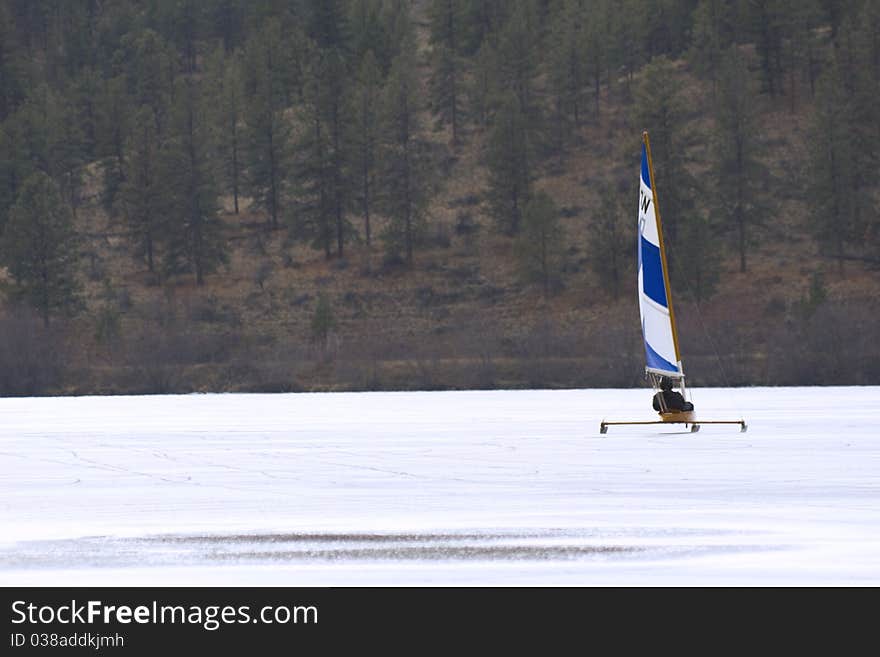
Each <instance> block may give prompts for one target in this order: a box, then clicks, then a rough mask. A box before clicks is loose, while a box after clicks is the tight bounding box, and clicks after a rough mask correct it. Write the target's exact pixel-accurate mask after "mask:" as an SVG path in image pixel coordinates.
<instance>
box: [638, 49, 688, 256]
mask: <svg viewBox="0 0 880 657" xmlns="http://www.w3.org/2000/svg"><path fill="white" fill-rule="evenodd" d="M635 109H636V116H635V122H636V125H637V126H639V127H640V128H642V129H643V130H647V131H648V133H649V134H650V137H651V153H652V159H653V162H654V172H655V174H656V175H657V179H658V183H657V184H658V188H659V189H660V198H661V199H662V200H661V208H662V211H663V225H664V228H665V230H666V231H667V232H668V233H669V236H670V238H671V239H672V240H673V241H674V240H675V239H676V237H677V235H678V227H679V225H680V224H681V223H682V222H683V221H686V217H688V216H692V215H693V213H691V212H690V210H691V208H692V206H693V199H694V195H695V194H694V188H695V185H696V182H695V181H694V179H693V177H692V176H691V174H690V173H689V172H688V170H687V167H686V162H687V150H688V146H689V145H690V141H691V139H692V137H693V135H692V133H691V132H690V130H689V126H688V125H687V122H686V120H685V117H684V101H683V98H682V84H681V81H680V79H679V77H678V76H677V74H676V71H675V67H674V65H673V64H672V63H671V62H670V61H669V60H668V59H666V58H665V57H657V58H655V59H654V60H653V61H652V62H651V63H650V64H648V65H647V66H646V67H645V69H644V73H643V77H642V80H641V83H640V85H639V87H638V89H637V90H636V103H635Z"/></svg>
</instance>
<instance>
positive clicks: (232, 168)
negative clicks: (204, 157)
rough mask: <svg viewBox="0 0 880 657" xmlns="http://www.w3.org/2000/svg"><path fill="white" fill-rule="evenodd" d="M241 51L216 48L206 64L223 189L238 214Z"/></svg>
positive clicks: (240, 148) (242, 112) (239, 188)
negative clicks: (229, 196)
mask: <svg viewBox="0 0 880 657" xmlns="http://www.w3.org/2000/svg"><path fill="white" fill-rule="evenodd" d="M239 55H240V53H239V52H238V51H236V52H235V53H232V54H230V55H227V54H226V51H225V50H224V49H223V48H219V49H218V50H216V51H215V52H214V53H213V54H212V56H211V58H210V60H209V61H208V64H207V66H206V68H207V76H208V79H209V81H210V82H209V84H210V97H211V101H210V107H211V109H212V110H213V111H212V114H213V116H212V119H211V120H212V123H213V124H214V126H215V131H216V135H217V149H218V150H217V152H218V158H219V162H220V171H222V174H223V178H222V179H223V191H224V192H229V191H231V192H232V205H233V208H234V210H235V214H238V211H239V207H238V205H239V204H238V199H239V195H240V193H241V181H242V166H243V165H242V148H243V144H242V141H243V135H242V122H243V120H244V104H245V102H244V88H243V85H244V81H243V79H242V62H241V57H240V56H239Z"/></svg>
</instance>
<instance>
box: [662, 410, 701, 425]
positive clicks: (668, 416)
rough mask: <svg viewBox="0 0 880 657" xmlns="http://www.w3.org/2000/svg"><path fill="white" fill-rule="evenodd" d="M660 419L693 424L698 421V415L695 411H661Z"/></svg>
mask: <svg viewBox="0 0 880 657" xmlns="http://www.w3.org/2000/svg"><path fill="white" fill-rule="evenodd" d="M660 420H662V421H663V422H684V423H686V424H693V423H695V422H696V421H697V416H696V414H695V413H694V411H667V412H666V413H660Z"/></svg>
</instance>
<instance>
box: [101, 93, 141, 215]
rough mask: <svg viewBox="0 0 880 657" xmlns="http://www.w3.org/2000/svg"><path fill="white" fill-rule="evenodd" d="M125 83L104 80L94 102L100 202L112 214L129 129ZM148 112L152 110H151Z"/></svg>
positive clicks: (129, 99)
mask: <svg viewBox="0 0 880 657" xmlns="http://www.w3.org/2000/svg"><path fill="white" fill-rule="evenodd" d="M125 87H126V84H125V79H124V78H123V77H122V76H116V77H114V78H111V79H109V80H107V81H106V82H105V83H104V85H103V89H102V93H101V95H100V96H99V98H98V105H97V124H96V128H95V139H96V144H95V148H96V150H97V154H98V156H99V157H101V158H102V159H101V168H102V170H103V174H104V176H103V177H104V189H103V195H102V200H103V204H104V207H105V209H107V210H108V211H112V210H113V207H114V204H115V201H116V195H117V193H118V191H119V189H120V187H121V186H122V183H123V181H124V177H125V173H124V171H125V142H126V140H127V139H128V137H129V133H130V131H131V129H132V126H131V115H132V113H133V112H132V111H131V98H130V97H129V96H128V94H127V93H126V89H125ZM151 109H152V108H151Z"/></svg>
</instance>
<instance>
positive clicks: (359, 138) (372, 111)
mask: <svg viewBox="0 0 880 657" xmlns="http://www.w3.org/2000/svg"><path fill="white" fill-rule="evenodd" d="M381 92H382V73H381V71H380V70H379V65H378V62H377V61H376V58H375V57H374V56H373V51H372V50H368V51H367V52H366V54H365V55H364V57H363V60H362V62H361V68H360V72H359V74H358V78H357V85H356V87H355V91H354V107H353V112H352V114H353V116H354V128H355V129H354V135H353V142H354V162H355V164H354V173H353V177H354V178H355V180H356V181H357V183H356V185H355V190H356V191H355V192H354V197H355V201H356V202H357V204H358V205H359V206H360V210H361V216H362V217H363V220H364V239H365V241H366V243H367V246H368V247H369V246H370V245H371V239H372V237H371V234H372V229H371V226H370V212H371V210H372V208H373V204H374V202H375V197H376V175H377V164H378V163H377V159H378V148H379V143H378V140H379V134H378V132H379V99H380V96H381Z"/></svg>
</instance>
